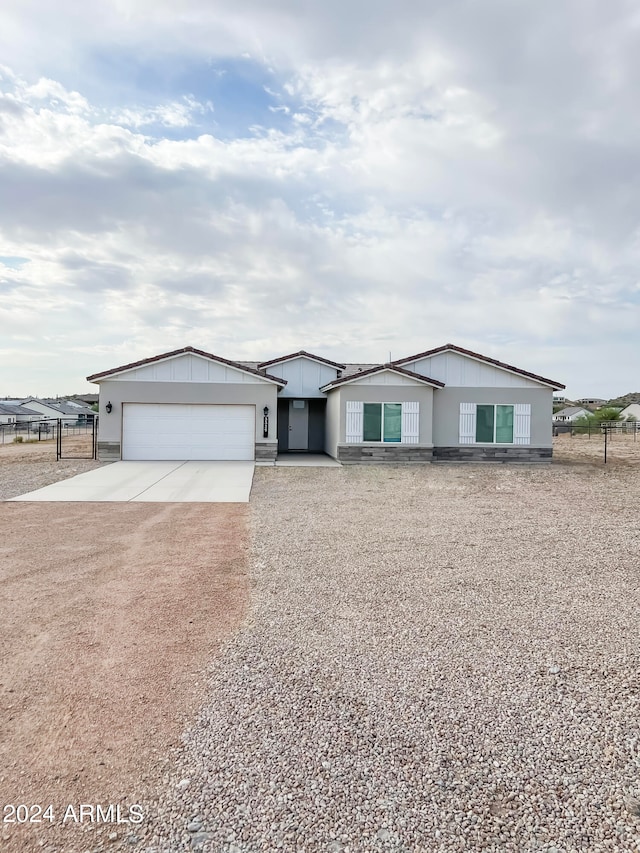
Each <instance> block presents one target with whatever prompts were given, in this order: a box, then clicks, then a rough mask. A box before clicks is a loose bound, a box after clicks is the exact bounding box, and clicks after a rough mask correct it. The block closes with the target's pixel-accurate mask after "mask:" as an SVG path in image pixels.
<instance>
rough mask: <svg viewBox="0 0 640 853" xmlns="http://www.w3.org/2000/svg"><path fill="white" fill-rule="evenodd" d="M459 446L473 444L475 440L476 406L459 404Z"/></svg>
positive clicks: (473, 404)
mask: <svg viewBox="0 0 640 853" xmlns="http://www.w3.org/2000/svg"><path fill="white" fill-rule="evenodd" d="M458 440H459V442H460V444H474V443H475V440H476V404H475V403H460V431H459V435H458Z"/></svg>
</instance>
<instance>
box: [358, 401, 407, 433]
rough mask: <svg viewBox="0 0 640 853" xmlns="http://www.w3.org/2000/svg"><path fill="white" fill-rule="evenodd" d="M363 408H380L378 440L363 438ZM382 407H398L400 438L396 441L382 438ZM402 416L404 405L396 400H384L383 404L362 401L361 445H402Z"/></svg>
mask: <svg viewBox="0 0 640 853" xmlns="http://www.w3.org/2000/svg"><path fill="white" fill-rule="evenodd" d="M365 406H380V439H371V438H365V437H364V417H365V414H364V413H365ZM384 406H400V437H399V438H398V439H390V440H388V441H385V437H384ZM403 414H404V403H400V402H399V401H397V400H385V401H384V402H377V401H371V400H367V401H364V400H363V401H362V443H363V444H402V443H403V441H402V417H403Z"/></svg>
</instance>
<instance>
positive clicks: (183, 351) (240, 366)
mask: <svg viewBox="0 0 640 853" xmlns="http://www.w3.org/2000/svg"><path fill="white" fill-rule="evenodd" d="M188 353H191V354H193V355H199V356H202V358H208V359H210V360H211V361H217V362H218V363H219V364H225V365H227V367H233V368H235V369H236V370H239V371H241V372H242V373H252V374H253V375H254V376H259V377H260V378H261V379H265V380H266V381H268V382H275V383H276V384H278V385H282V386H284V385H286V384H287V381H286V379H279V378H278V377H277V376H271V375H270V374H269V373H264V372H262V371H260V370H254V369H253V368H252V367H246V366H245V365H243V364H239V363H238V362H237V361H229V360H228V359H226V358H222V357H221V356H219V355H213V353H210V352H204V350H201V349H195V348H194V347H183V348H182V349H176V350H172V351H171V352H163V353H161V354H160V355H154V356H153V357H152V358H143V359H142V360H141V361H133V362H131V364H123V365H122V366H121V367H113V368H112V369H111V370H103V371H102V372H101V373H93V374H92V375H91V376H87V382H95V381H96V380H97V379H106V378H107V376H115V375H116V374H118V373H125V372H126V371H127V370H134V369H135V368H136V367H144V366H145V365H147V364H153V363H154V362H156V361H164V360H165V359H169V358H174V357H175V356H178V355H186V354H188Z"/></svg>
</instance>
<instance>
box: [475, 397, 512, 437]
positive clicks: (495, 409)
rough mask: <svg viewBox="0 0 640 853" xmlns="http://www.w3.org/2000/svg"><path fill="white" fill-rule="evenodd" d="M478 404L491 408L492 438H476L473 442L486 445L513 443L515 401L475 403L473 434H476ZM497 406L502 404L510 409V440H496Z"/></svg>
mask: <svg viewBox="0 0 640 853" xmlns="http://www.w3.org/2000/svg"><path fill="white" fill-rule="evenodd" d="M480 406H487V407H489V406H491V407H492V408H493V440H492V441H478V440H477V438H475V437H474V438H475V440H474V441H473V444H482V445H484V446H486V447H492V446H493V445H494V444H501V445H502V444H505V445H508V444H515V442H514V435H515V418H516V407H515V403H476V424H475V427H476V428H475V435H476V436H477V435H478V408H479V407H480ZM498 406H502V407H504V408H507V407H508V408H510V409H511V441H497V440H496V436H497V432H498V417H497V415H498Z"/></svg>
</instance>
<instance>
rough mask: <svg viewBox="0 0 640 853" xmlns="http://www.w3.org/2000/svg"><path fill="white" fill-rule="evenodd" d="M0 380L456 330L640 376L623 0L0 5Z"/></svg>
mask: <svg viewBox="0 0 640 853" xmlns="http://www.w3.org/2000/svg"><path fill="white" fill-rule="evenodd" d="M0 63H1V67H0V396H8V395H16V396H21V395H27V394H39V395H45V394H57V393H59V394H64V393H71V392H76V391H82V390H96V386H91V385H89V384H88V383H87V382H86V381H85V377H86V376H87V375H88V374H91V373H94V372H97V371H101V370H105V369H108V368H110V367H113V366H115V365H118V364H122V363H125V362H129V361H133V360H136V359H138V358H144V357H147V356H152V355H155V354H157V353H159V352H163V351H166V350H171V349H176V348H178V347H183V346H187V345H190V346H195V347H198V348H202V349H205V350H208V351H210V352H214V353H217V354H219V355H222V356H224V357H227V358H238V359H251V358H255V359H269V358H272V357H274V356H276V355H278V354H282V353H286V352H291V351H295V350H298V349H302V348H304V349H307V350H310V351H312V352H316V353H318V354H321V355H324V356H326V357H328V358H331V359H336V360H339V361H344V360H346V361H372V362H376V361H384V360H387V359H388V356H389V352H391V354H392V357H393V358H399V357H401V356H404V355H408V354H411V353H413V352H418V351H420V350H424V349H427V348H430V347H433V346H438V345H440V344H442V343H446V342H452V343H456V344H458V345H460V346H464V347H468V348H470V349H473V350H476V351H479V352H481V353H484V354H486V355H489V356H492V357H495V358H499V359H501V360H503V361H507V362H510V363H512V364H516V365H517V366H519V367H522V368H524V369H526V370H530V371H533V372H535V373H540V374H542V375H545V376H548V377H551V378H553V379H557V380H559V381H561V382H564V383H565V384H566V385H567V393H568V394H569V395H570V396H573V397H581V396H587V395H595V396H602V397H607V398H608V397H612V396H615V395H618V394H621V393H625V392H628V391H638V390H640V376H639V375H638V373H639V371H638V364H639V363H640V227H639V226H640V168H639V167H640V7H638V4H637V3H636V2H635V0H628V2H627V0H607V2H606V3H604V2H602V1H601V0H557V2H546V3H545V2H543V3H526V4H525V3H513V2H512V0H482V2H478V0H394V2H393V3H391V2H389V0H366V2H365V0H349V2H344V0H340V2H338V0H324V2H323V3H318V2H316V0H216V2H215V3H213V2H211V0H180V2H166V0H153V2H151V0H105V2H101V3H86V4H81V3H78V2H76V0H58V2H56V3H51V2H49V0H4V2H3V4H2V8H1V9H0Z"/></svg>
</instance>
